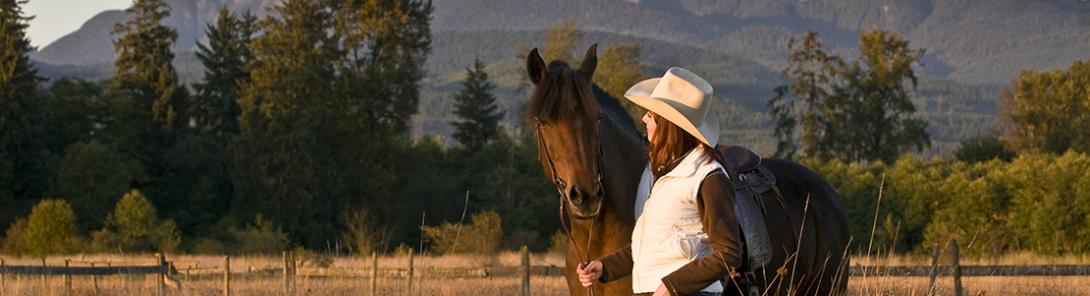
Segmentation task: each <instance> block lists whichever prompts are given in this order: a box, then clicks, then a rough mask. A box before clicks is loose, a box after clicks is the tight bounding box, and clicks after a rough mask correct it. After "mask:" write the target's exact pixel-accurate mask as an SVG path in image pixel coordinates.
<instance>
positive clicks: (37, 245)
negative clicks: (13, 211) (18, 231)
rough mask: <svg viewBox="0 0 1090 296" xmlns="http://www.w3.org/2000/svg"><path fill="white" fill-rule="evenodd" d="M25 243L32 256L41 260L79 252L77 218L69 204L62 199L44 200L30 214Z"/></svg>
mask: <svg viewBox="0 0 1090 296" xmlns="http://www.w3.org/2000/svg"><path fill="white" fill-rule="evenodd" d="M22 235H23V243H24V244H26V248H27V249H28V250H29V251H30V253H32V254H34V255H35V256H38V257H45V256H46V255H51V254H65V253H70V252H74V251H77V250H78V249H79V244H80V242H79V235H78V234H77V232H76V214H75V213H73V212H72V207H69V206H68V203H67V202H64V200H60V199H43V200H42V201H40V202H38V205H35V206H34V209H32V210H31V211H30V217H29V218H27V225H26V229H25V230H24V232H23V234H22Z"/></svg>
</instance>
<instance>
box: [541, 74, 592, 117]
mask: <svg viewBox="0 0 1090 296" xmlns="http://www.w3.org/2000/svg"><path fill="white" fill-rule="evenodd" d="M547 69H548V70H546V71H545V77H544V79H542V81H541V83H540V84H538V85H537V87H536V88H535V90H534V94H533V95H532V96H531V97H530V103H529V105H528V106H527V111H526V114H527V116H529V118H528V119H531V120H533V119H535V118H540V119H544V120H556V119H559V118H571V117H574V116H585V117H587V118H592V117H594V116H597V115H598V102H597V101H596V100H595V98H594V93H593V91H592V90H591V82H590V81H587V79H586V78H585V77H583V76H582V75H581V74H579V73H578V72H576V71H575V70H573V69H572V68H571V67H569V66H568V64H567V63H565V62H563V61H553V62H552V63H549V66H548V67H547Z"/></svg>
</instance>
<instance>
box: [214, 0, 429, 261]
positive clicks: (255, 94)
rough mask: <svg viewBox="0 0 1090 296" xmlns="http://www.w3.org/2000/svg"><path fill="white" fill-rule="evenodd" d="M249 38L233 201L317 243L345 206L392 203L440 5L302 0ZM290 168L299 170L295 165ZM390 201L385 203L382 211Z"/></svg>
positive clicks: (331, 231)
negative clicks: (397, 159)
mask: <svg viewBox="0 0 1090 296" xmlns="http://www.w3.org/2000/svg"><path fill="white" fill-rule="evenodd" d="M272 11H273V12H274V13H273V14H272V15H276V16H278V17H274V18H269V19H266V20H265V21H264V22H262V27H263V31H264V34H263V35H261V36H259V37H256V38H255V40H254V43H253V45H252V50H253V54H254V62H253V64H252V66H250V67H249V73H250V81H249V82H247V83H244V84H243V86H242V90H241V98H240V100H239V107H240V109H241V116H240V117H239V130H240V134H239V135H238V136H237V137H235V138H234V140H233V141H232V144H231V149H230V150H231V155H232V163H233V166H232V168H233V169H232V174H233V181H234V182H233V186H234V188H235V200H234V201H233V204H245V205H247V206H246V207H237V208H235V211H236V214H238V215H239V216H240V217H242V218H249V217H254V216H256V215H257V214H261V215H263V216H264V217H267V218H269V219H270V220H271V221H273V222H275V223H276V224H277V225H283V226H284V227H285V228H284V231H285V232H286V233H288V234H289V235H290V236H291V238H293V239H296V240H299V241H301V242H302V244H303V245H305V246H309V247H322V246H325V243H326V239H327V238H329V237H335V236H336V232H337V219H336V218H337V217H336V215H328V213H331V212H333V213H335V212H337V211H338V209H342V208H347V207H349V206H353V204H359V203H364V204H367V206H368V207H369V208H377V209H389V208H390V207H400V206H403V204H401V203H399V201H397V200H393V199H383V198H384V197H387V196H390V190H392V189H390V188H392V187H393V185H392V184H393V183H394V182H396V180H395V179H396V176H398V175H397V171H396V167H397V165H396V164H394V163H392V161H393V160H392V158H391V157H390V154H391V153H394V152H396V150H397V149H400V148H401V146H399V145H402V143H403V142H399V141H402V140H400V139H404V138H403V136H404V135H405V133H406V132H407V131H408V120H409V118H410V116H411V115H412V114H413V113H415V112H416V109H417V102H418V99H419V90H418V88H419V86H418V85H419V83H420V79H421V78H422V77H423V75H424V70H423V65H424V61H425V60H426V57H427V54H428V52H429V51H430V45H431V32H430V27H429V22H430V18H431V11H432V8H431V4H430V2H426V1H414V0H381V1H375V0H366V1H365V0H352V1H303V0H288V1H284V2H281V3H279V4H277V5H275V6H274V8H273V9H272ZM288 168H290V169H288ZM377 211H381V210H377Z"/></svg>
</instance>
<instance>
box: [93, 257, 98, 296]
mask: <svg viewBox="0 0 1090 296" xmlns="http://www.w3.org/2000/svg"><path fill="white" fill-rule="evenodd" d="M91 269H92V271H91V285H92V286H94V287H95V296H98V273H97V272H95V271H94V270H93V269H95V263H94V262H91Z"/></svg>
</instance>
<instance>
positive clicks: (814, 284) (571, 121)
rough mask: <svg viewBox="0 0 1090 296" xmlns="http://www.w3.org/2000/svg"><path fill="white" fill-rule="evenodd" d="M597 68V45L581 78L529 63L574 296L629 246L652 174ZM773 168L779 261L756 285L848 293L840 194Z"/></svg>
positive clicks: (814, 178) (771, 228) (618, 285)
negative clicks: (584, 265) (641, 192)
mask: <svg viewBox="0 0 1090 296" xmlns="http://www.w3.org/2000/svg"><path fill="white" fill-rule="evenodd" d="M597 61H598V58H597V45H594V46H591V48H590V49H589V50H587V53H586V55H585V56H584V58H583V61H582V64H581V65H580V66H579V68H578V69H572V68H571V67H570V66H569V65H568V64H567V63H564V62H562V61H553V62H551V63H549V64H548V65H546V64H545V61H544V60H543V59H542V58H541V56H540V55H539V54H538V52H537V49H534V50H531V51H530V54H529V56H528V57H527V60H526V63H527V64H526V68H527V71H528V72H529V77H530V80H531V81H532V82H533V84H534V92H533V95H532V96H531V98H530V102H529V105H528V107H527V116H528V117H529V118H530V119H531V120H533V121H534V123H535V125H536V127H537V135H538V142H539V143H538V147H539V151H538V152H539V158H540V161H541V164H542V167H543V168H544V169H545V173H546V176H547V177H548V178H549V179H550V180H551V181H552V182H553V183H554V185H556V187H557V190H558V191H559V192H560V198H561V205H562V208H561V210H566V212H563V213H560V214H561V215H562V216H566V217H562V219H570V221H571V225H570V229H571V232H570V235H571V237H570V239H571V242H572V243H571V244H570V245H569V251H568V256H567V260H566V263H567V280H568V288H569V290H570V292H571V294H572V295H587V294H588V292H590V291H589V290H587V289H586V288H583V287H582V286H581V285H580V284H579V281H578V278H577V276H576V272H575V268H576V266H577V265H578V264H579V263H580V262H583V261H586V260H593V259H596V258H599V257H602V256H605V255H607V254H609V253H610V252H612V251H613V250H616V249H619V248H622V247H624V246H626V245H628V244H629V242H630V239H631V232H632V227H633V225H634V223H635V218H634V217H633V215H634V212H633V204H634V202H635V197H636V193H635V191H636V188H637V185H638V182H639V177H640V174H641V173H642V172H643V169H644V167H645V166H646V165H647V143H646V140H645V138H644V137H643V136H642V135H640V134H639V132H638V131H637V130H636V126H635V123H634V121H633V120H632V118H631V117H630V116H628V113H626V112H625V111H624V108H623V107H621V105H620V103H619V101H618V100H617V99H616V98H614V97H612V96H610V95H609V94H606V93H605V92H603V91H602V90H601V89H599V88H598V87H597V86H596V85H594V84H593V83H592V82H591V81H592V78H593V76H594V70H595V67H596V66H597ZM764 165H765V166H766V167H767V168H768V169H769V170H771V171H772V172H773V174H774V175H775V176H776V180H777V183H776V184H777V186H776V187H777V188H778V189H779V192H780V193H782V202H780V201H779V200H778V199H777V197H772V196H771V195H765V196H762V198H763V199H765V200H763V201H764V203H763V204H765V205H766V207H765V209H764V210H765V211H766V215H767V216H766V219H767V223H766V224H767V226H768V234H769V238H770V240H771V241H772V244H773V246H772V249H773V253H772V260H771V262H769V263H768V264H766V265H765V267H763V268H755V269H753V270H752V271H751V272H752V274H754V275H755V276H753V277H752V285H751V286H752V287H755V288H756V290H757V291H760V292H761V293H762V294H765V291H767V292H768V293H767V294H766V295H788V294H791V295H829V294H839V293H842V292H843V291H844V289H845V288H846V287H847V278H848V277H847V270H846V266H847V265H848V261H847V258H846V256H845V251H846V250H847V244H848V231H847V220H846V218H845V216H844V211H843V207H842V205H841V204H840V199H839V197H838V196H837V194H836V192H835V191H834V190H833V189H832V187H830V186H829V185H828V184H827V183H826V182H825V181H824V180H823V179H822V178H821V177H819V176H818V175H816V174H815V173H813V172H812V171H810V170H808V169H806V168H804V167H802V166H800V165H798V164H795V163H793V162H790V161H786V160H776V159H768V160H765V162H764ZM562 221H564V220H562ZM562 224H564V223H562ZM562 227H566V225H562ZM631 286H632V285H631V281H630V279H629V278H624V279H621V280H617V281H614V282H610V283H608V284H605V285H599V284H595V285H594V287H593V288H592V289H593V293H594V295H632V288H631ZM725 286H726V287H729V288H728V290H727V291H725V292H726V293H725V294H742V289H743V288H738V289H735V288H734V287H733V286H731V285H725Z"/></svg>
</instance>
